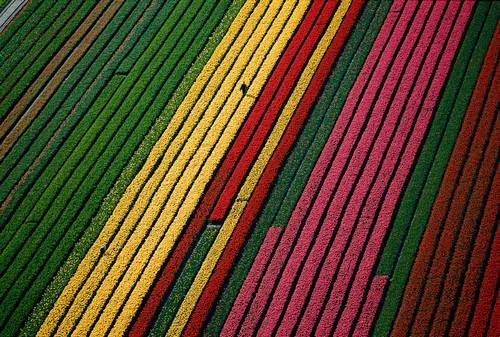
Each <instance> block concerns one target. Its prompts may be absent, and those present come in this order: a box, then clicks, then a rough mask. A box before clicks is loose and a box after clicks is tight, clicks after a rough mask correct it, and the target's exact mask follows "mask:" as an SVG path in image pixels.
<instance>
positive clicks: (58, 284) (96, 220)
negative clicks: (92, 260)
mask: <svg viewBox="0 0 500 337" xmlns="http://www.w3.org/2000/svg"><path fill="white" fill-rule="evenodd" d="M228 2H229V1H223V2H221V3H220V4H219V5H218V7H217V11H216V12H214V13H213V14H212V17H211V18H212V19H211V20H210V24H214V25H216V24H217V22H218V20H220V16H222V14H224V17H223V19H222V21H220V23H219V24H218V26H217V28H216V30H215V31H214V32H213V33H212V35H211V37H210V39H209V40H208V42H207V41H206V40H205V41H204V42H203V41H199V43H200V44H201V45H203V44H204V43H206V46H205V48H204V49H203V50H202V51H201V53H199V54H198V56H197V58H196V60H195V62H194V63H193V64H192V65H191V67H190V68H189V70H188V72H187V73H186V74H185V75H184V77H183V78H182V81H181V83H180V84H179V85H178V86H177V88H176V90H175V92H174V94H173V95H172V97H171V99H170V100H169V102H168V104H167V106H166V108H165V109H164V110H163V111H162V113H161V115H160V116H159V117H158V118H157V119H156V122H155V124H154V125H153V127H152V128H151V129H150V130H149V132H148V134H147V135H146V137H144V139H143V140H142V142H141V144H140V146H139V147H138V149H137V150H136V151H135V153H134V154H133V156H132V158H131V160H130V161H129V162H128V164H127V166H126V167H125V168H124V169H123V170H122V172H121V174H120V176H119V178H118V180H117V181H116V182H115V184H114V185H113V187H112V189H111V191H110V192H109V193H108V194H107V196H106V198H105V199H104V200H103V201H102V202H100V203H96V204H98V205H97V207H98V209H99V211H98V213H97V214H96V215H95V216H94V217H93V218H92V221H91V222H90V224H89V223H88V221H87V222H85V220H80V222H81V223H84V226H85V232H84V234H83V235H82V236H81V237H80V238H79V239H78V236H76V239H77V240H78V242H77V243H76V245H75V247H74V248H73V250H72V251H71V253H70V254H69V256H67V257H66V259H65V260H64V264H63V265H62V267H61V268H60V269H59V270H58V272H57V274H56V275H55V277H54V278H53V279H52V282H51V283H50V284H49V286H48V287H47V288H46V289H45V291H43V295H42V297H41V300H40V301H39V302H38V304H36V306H35V308H34V310H33V312H32V313H31V314H30V316H29V318H28V320H27V322H26V324H25V326H24V327H23V329H22V331H21V335H22V336H29V335H33V334H34V333H36V331H37V330H38V328H39V327H40V325H41V324H42V322H43V320H44V318H45V317H46V316H47V314H48V312H49V310H50V309H51V308H52V306H53V304H54V302H55V301H56V299H57V297H58V296H59V294H60V293H61V292H62V290H63V289H64V287H65V286H66V284H67V282H68V281H69V279H70V277H71V276H72V275H73V274H74V272H75V271H76V268H77V267H78V265H79V263H80V261H81V260H82V259H83V257H84V256H85V254H86V253H87V251H88V249H89V248H90V247H91V246H92V244H93V243H94V241H95V239H96V238H97V236H98V235H99V232H100V230H101V228H102V226H103V225H104V223H105V222H106V220H107V219H108V218H109V216H110V215H111V212H112V211H113V209H114V207H115V206H116V204H117V203H118V201H119V199H120V197H121V196H122V194H123V193H124V191H125V189H126V188H127V186H128V185H129V184H130V182H131V181H132V179H133V178H134V176H135V175H136V174H137V173H138V171H139V170H140V168H141V167H142V165H143V164H144V162H145V160H146V158H147V156H148V154H149V152H150V151H151V149H152V147H153V145H154V144H155V143H156V141H157V140H158V139H159V137H160V135H161V134H162V132H163V130H164V129H165V128H166V126H167V124H168V121H169V120H170V117H171V116H172V114H173V113H174V112H175V111H176V109H177V107H178V106H179V105H180V103H181V102H182V100H183V99H184V97H185V95H186V94H187V92H188V90H189V88H190V87H191V85H192V84H193V82H194V81H195V79H196V77H197V76H198V75H199V73H200V71H201V70H202V68H203V66H204V65H205V63H206V62H207V61H208V59H209V57H210V56H211V54H212V52H213V50H214V49H215V47H216V46H217V45H218V43H219V42H220V40H221V39H222V37H223V36H224V35H225V32H226V31H227V29H228V28H229V25H230V24H231V22H232V21H233V19H234V17H235V16H236V14H237V13H238V11H239V9H240V7H241V6H242V4H243V0H238V1H234V2H232V3H231V6H230V7H229V8H227V5H228ZM224 10H225V11H224ZM224 12H225V13H224ZM216 13H217V15H216ZM217 17H218V19H217ZM205 28H210V27H209V26H206V27H205ZM207 31H208V29H207ZM89 200H93V197H91V198H90V199H89ZM79 219H80V218H79ZM59 247H60V246H59ZM59 247H58V248H59ZM58 248H56V251H55V254H54V256H55V255H57V254H58V251H59V250H60V249H58Z"/></svg>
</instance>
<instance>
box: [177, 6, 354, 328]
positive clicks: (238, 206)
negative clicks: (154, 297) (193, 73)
mask: <svg viewBox="0 0 500 337" xmlns="http://www.w3.org/2000/svg"><path fill="white" fill-rule="evenodd" d="M350 3H351V0H348V1H343V2H342V3H341V4H340V6H339V8H338V9H337V11H336V13H335V15H334V17H333V19H332V21H331V22H330V25H329V26H328V28H327V30H326V32H325V34H324V35H323V37H322V39H321V40H320V42H319V44H318V46H317V47H316V49H315V51H314V53H313V55H312V57H311V59H310V60H309V61H308V63H307V66H306V68H305V69H304V71H303V73H302V75H301V77H300V79H299V81H298V83H297V85H296V87H295V88H294V90H293V92H292V94H291V96H290V98H289V100H288V102H287V104H286V106H285V107H284V109H283V112H282V113H281V115H280V117H279V119H278V121H277V123H276V125H275V127H274V129H273V131H272V132H271V135H270V136H269V139H268V140H267V142H266V144H265V146H264V148H263V149H262V152H261V153H260V154H259V157H258V158H257V160H256V162H255V164H254V165H253V167H252V170H251V171H250V173H249V175H248V177H247V178H246V180H245V183H244V184H243V186H242V187H241V189H240V192H239V193H238V196H237V197H236V200H237V201H236V202H235V203H234V205H233V207H232V208H231V211H230V213H229V215H228V217H227V219H226V220H225V221H224V223H223V225H222V227H221V229H220V232H219V234H218V235H217V238H216V239H215V242H214V244H213V245H212V248H211V249H210V251H209V253H208V255H207V257H206V258H205V260H204V261H203V264H202V266H201V268H200V270H199V272H198V274H197V275H196V278H195V280H194V282H193V284H192V285H191V288H190V289H189V291H188V293H187V295H186V297H185V298H184V301H183V302H182V304H181V306H180V308H179V311H178V312H177V314H176V316H175V318H174V321H173V322H172V325H171V326H170V329H169V330H168V332H167V336H180V335H181V333H182V330H183V329H184V326H185V325H186V323H187V321H188V319H189V317H190V315H191V312H192V310H193V309H194V306H195V305H196V302H197V300H198V298H199V296H200V295H201V293H202V291H203V288H204V287H205V285H206V283H207V282H208V279H209V277H210V275H211V274H212V271H213V269H214V268H215V266H216V264H217V261H218V260H219V258H220V256H221V254H222V252H223V250H224V247H225V246H226V244H227V242H228V240H229V238H230V237H231V234H232V232H233V230H234V228H235V226H236V224H237V223H238V220H239V218H240V217H241V214H242V213H243V210H244V208H245V206H246V203H247V202H248V199H249V198H250V196H251V194H252V192H253V190H254V188H255V186H256V185H257V182H258V180H259V178H260V176H261V175H262V172H263V171H264V168H265V167H266V165H267V162H268V161H269V159H270V158H271V156H272V154H273V152H274V149H275V148H276V146H277V145H278V143H279V140H280V139H281V137H282V135H283V133H284V131H285V129H286V127H287V125H288V122H289V121H290V119H291V117H292V115H293V112H294V111H295V109H296V107H297V105H298V104H299V102H300V99H301V98H302V95H303V94H304V92H305V90H306V89H307V86H308V85H309V82H310V81H311V79H312V77H313V75H314V73H315V71H316V69H317V67H318V65H319V63H320V61H321V59H322V57H323V55H324V54H325V52H326V50H327V48H328V46H329V45H330V43H331V41H332V40H333V37H334V36H335V34H336V33H337V31H338V28H339V26H340V24H341V22H342V19H343V18H344V15H345V13H346V12H347V9H348V8H349V6H350Z"/></svg>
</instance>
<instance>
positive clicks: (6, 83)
mask: <svg viewBox="0 0 500 337" xmlns="http://www.w3.org/2000/svg"><path fill="white" fill-rule="evenodd" d="M95 3H96V0H87V1H84V2H83V4H82V3H81V1H75V2H71V3H70V4H69V5H68V6H67V8H66V9H65V10H64V11H63V12H62V13H61V14H60V15H59V16H58V17H57V20H54V16H50V15H48V16H47V17H46V18H50V19H51V20H52V25H51V27H50V29H49V30H48V31H47V32H46V33H45V34H43V35H42V36H41V37H39V36H36V35H35V34H30V35H29V38H28V39H26V40H25V41H23V44H21V45H20V46H19V48H17V49H16V51H15V52H14V53H13V54H12V55H11V56H10V57H8V58H7V59H6V60H5V62H4V64H3V65H2V67H1V68H0V79H1V80H2V82H1V84H0V98H2V101H1V103H0V114H1V115H2V116H3V115H4V114H5V113H6V112H7V111H9V110H10V109H11V108H12V106H13V105H14V104H15V103H16V102H17V101H18V100H19V98H20V97H21V95H22V94H23V93H24V91H25V90H26V89H27V88H28V86H29V85H30V84H31V82H32V81H33V80H34V79H35V78H36V76H38V74H39V72H40V71H41V70H42V69H43V67H45V65H46V64H47V63H48V62H49V61H50V59H51V58H52V57H53V56H54V55H55V54H56V53H57V52H58V51H59V49H60V48H61V47H62V46H63V44H64V42H65V41H66V40H67V39H68V38H69V37H70V36H71V34H73V33H74V31H75V30H76V29H77V28H78V27H79V26H80V23H81V22H82V21H83V20H84V19H85V17H86V16H87V15H88V14H89V13H90V12H91V11H92V9H93V8H94V5H95ZM46 18H44V19H46ZM54 35H55V36H54ZM32 39H36V43H34V44H33V45H31V44H32V41H31V40H32Z"/></svg>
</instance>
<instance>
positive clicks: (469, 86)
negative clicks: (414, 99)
mask: <svg viewBox="0 0 500 337" xmlns="http://www.w3.org/2000/svg"><path fill="white" fill-rule="evenodd" d="M497 6H498V5H497V4H493V5H491V8H490V3H487V2H481V3H478V5H477V8H476V10H475V13H474V16H473V18H472V19H471V22H470V24H469V28H468V30H467V32H466V35H465V37H464V40H463V41H462V47H461V48H460V50H459V53H458V56H457V58H456V61H455V64H454V66H453V69H452V71H451V75H450V76H449V78H448V80H447V83H446V87H445V89H444V92H443V95H442V98H441V101H440V104H439V106H438V108H437V110H436V113H435V116H434V119H433V122H432V125H431V128H430V130H429V134H428V135H427V137H426V140H425V142H424V145H423V148H422V150H421V153H420V155H419V157H418V161H417V164H416V166H415V169H414V170H413V174H412V176H411V177H410V180H409V183H408V186H407V188H406V189H405V193H404V195H403V198H402V199H401V204H400V207H399V208H398V212H397V214H396V217H395V220H394V223H393V226H392V230H391V232H390V234H389V238H388V240H387V243H386V246H385V248H384V251H383V253H382V256H381V259H380V262H379V265H378V269H377V274H384V275H392V279H391V283H390V286H389V289H388V292H387V295H386V297H385V299H384V302H383V303H384V304H383V306H382V309H381V312H380V314H379V316H378V318H377V321H376V324H375V330H374V335H375V336H388V335H389V333H390V330H391V326H392V322H393V321H394V317H395V315H396V313H397V310H398V308H399V304H400V301H401V296H402V293H403V291H404V287H405V285H406V281H407V279H408V276H409V273H410V270H411V267H412V262H413V260H414V258H415V254H416V252H417V249H418V245H419V242H420V237H421V236H422V233H423V230H424V228H425V225H426V223H427V219H428V217H429V215H430V212H431V209H432V204H433V202H434V199H435V197H436V194H437V192H438V190H439V186H440V182H441V180H442V178H443V174H444V171H445V169H446V166H447V163H448V159H449V157H450V155H451V152H452V150H453V145H454V144H455V139H456V137H457V134H458V131H459V128H460V125H461V121H462V118H463V116H464V113H465V110H466V108H467V105H468V103H469V99H470V97H471V95H472V91H473V88H474V84H475V82H476V79H477V76H478V74H479V71H480V69H481V65H482V60H483V58H484V55H485V53H486V49H487V47H488V45H489V43H490V41H491V39H492V36H493V33H494V31H495V26H496V22H497V15H498V7H497ZM488 9H489V11H488ZM483 22H484V26H483ZM481 27H482V31H481ZM474 45H475V48H471V46H474ZM450 107H452V109H450Z"/></svg>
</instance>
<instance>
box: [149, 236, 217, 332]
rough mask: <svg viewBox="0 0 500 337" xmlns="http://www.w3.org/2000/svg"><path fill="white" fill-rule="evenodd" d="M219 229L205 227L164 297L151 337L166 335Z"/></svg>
mask: <svg viewBox="0 0 500 337" xmlns="http://www.w3.org/2000/svg"><path fill="white" fill-rule="evenodd" d="M219 229H220V227H218V226H210V227H205V230H204V231H203V233H202V235H201V237H200V239H199V241H198V242H197V243H196V246H195V247H194V249H193V252H192V253H191V254H190V256H189V257H188V259H187V262H186V265H185V266H184V268H183V269H182V272H181V274H180V275H179V277H178V278H177V279H176V281H175V284H174V286H173V288H172V291H171V293H170V294H169V295H168V296H167V297H166V299H165V302H164V303H163V304H162V305H161V311H160V313H159V315H158V317H157V318H156V320H155V321H154V322H152V323H153V324H152V328H151V331H150V332H149V336H151V337H164V336H165V335H166V333H167V330H168V327H169V326H170V323H171V322H172V320H173V319H174V317H175V314H176V313H177V310H178V309H179V306H180V304H181V302H182V300H183V299H184V297H185V296H186V294H187V292H188V291H189V288H190V287H191V283H192V282H193V280H194V278H195V276H196V274H197V273H198V270H199V269H200V267H201V264H202V263H203V260H204V259H205V256H206V255H207V253H208V251H209V249H210V247H211V246H212V243H213V242H214V240H215V237H216V235H217V233H218V232H219Z"/></svg>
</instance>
